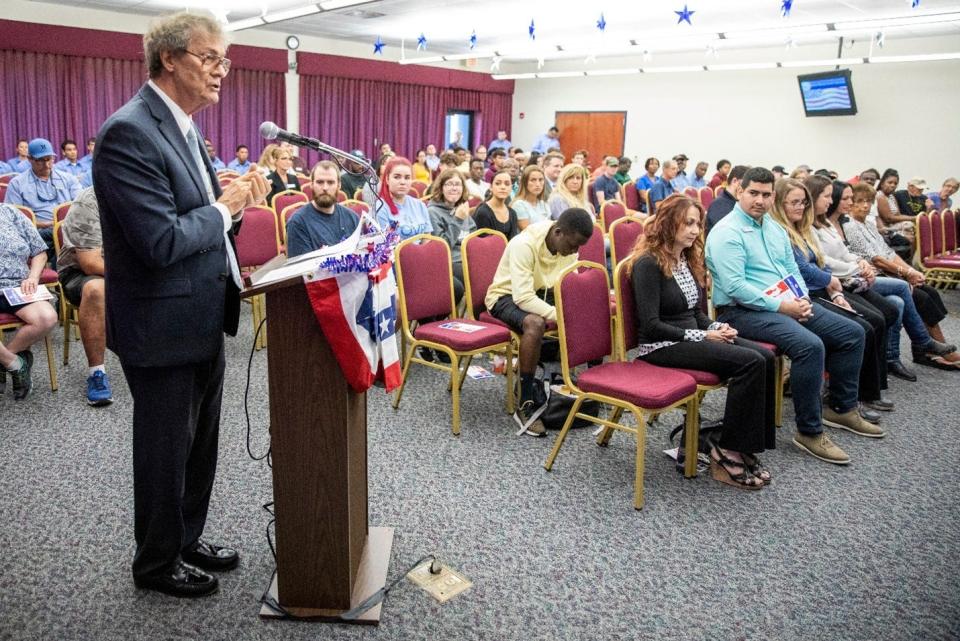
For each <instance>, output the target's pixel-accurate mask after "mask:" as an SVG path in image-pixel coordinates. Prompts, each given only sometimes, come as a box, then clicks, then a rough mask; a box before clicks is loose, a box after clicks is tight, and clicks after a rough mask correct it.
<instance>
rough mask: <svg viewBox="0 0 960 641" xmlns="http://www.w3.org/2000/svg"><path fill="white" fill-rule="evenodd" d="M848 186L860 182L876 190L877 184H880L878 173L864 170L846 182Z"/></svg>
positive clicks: (872, 170)
mask: <svg viewBox="0 0 960 641" xmlns="http://www.w3.org/2000/svg"><path fill="white" fill-rule="evenodd" d="M847 182H848V184H850V186H853V185H856V184H859V183H861V182H863V183H866V184H868V185H870V186H871V187H874V188H876V186H877V183H878V182H880V172H879V171H877V170H876V169H864V170H863V171H861V172H860V174H859V175H857V176H856V177H854V178H852V179H850V180H849V181H847Z"/></svg>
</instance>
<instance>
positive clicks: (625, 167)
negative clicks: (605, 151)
mask: <svg viewBox="0 0 960 641" xmlns="http://www.w3.org/2000/svg"><path fill="white" fill-rule="evenodd" d="M631 167H633V161H632V160H630V157H629V156H620V162H619V164H618V166H617V173H615V174H614V175H613V177H614V178H615V179H616V181H617V182H618V183H620V184H621V185H626V184H627V183H630V182H633V178H631V177H630V168H631Z"/></svg>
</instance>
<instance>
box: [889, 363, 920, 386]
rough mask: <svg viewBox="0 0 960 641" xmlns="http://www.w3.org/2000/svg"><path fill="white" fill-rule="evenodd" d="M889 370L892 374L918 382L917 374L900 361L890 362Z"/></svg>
mask: <svg viewBox="0 0 960 641" xmlns="http://www.w3.org/2000/svg"><path fill="white" fill-rule="evenodd" d="M887 372H888V373H889V374H890V375H891V376H896V377H897V378H899V379H902V380H905V381H910V382H911V383H916V382H917V375H916V374H914V373H913V371H912V370H910V369H909V368H908V367H907V366H906V365H904V364H903V363H902V362H900V361H893V362H892V363H889V364H888V365H887Z"/></svg>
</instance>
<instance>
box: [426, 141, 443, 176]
mask: <svg viewBox="0 0 960 641" xmlns="http://www.w3.org/2000/svg"><path fill="white" fill-rule="evenodd" d="M425 151H426V158H425V159H424V161H423V162H424V164H426V165H427V169H429V170H430V175H431V176H436V174H437V171H438V170H439V168H440V156H438V155H437V146H436V145H427V148H426V149H425Z"/></svg>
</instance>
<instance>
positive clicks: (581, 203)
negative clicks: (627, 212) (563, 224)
mask: <svg viewBox="0 0 960 641" xmlns="http://www.w3.org/2000/svg"><path fill="white" fill-rule="evenodd" d="M589 179H590V175H589V174H588V173H587V170H586V169H585V168H583V167H581V166H580V165H575V164H573V163H570V164H569V165H567V166H566V167H564V168H563V169H562V170H560V175H559V176H558V177H557V184H556V186H555V187H554V188H553V191H552V192H551V193H550V198H549V199H548V200H547V208H548V209H549V210H550V218H552V219H553V220H556V219H557V218H559V217H560V214H562V213H563V212H565V211H566V210H568V209H571V208H579V209H585V210H586V211H587V212H589V214H590V217H591V218H593V219H594V220H596V219H597V215H596V212H595V211H594V210H593V205H591V204H590V198H589V197H588V196H587V181H588V180H589Z"/></svg>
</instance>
